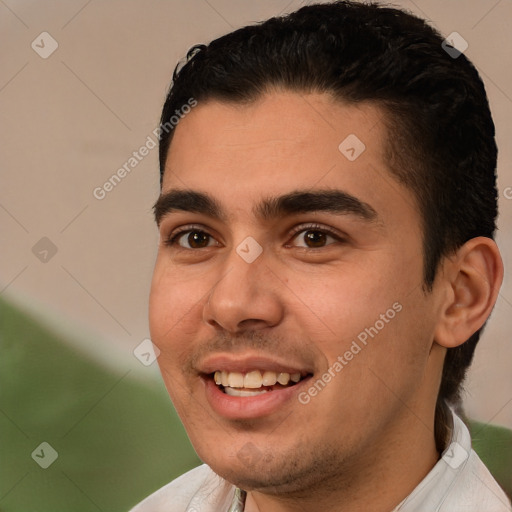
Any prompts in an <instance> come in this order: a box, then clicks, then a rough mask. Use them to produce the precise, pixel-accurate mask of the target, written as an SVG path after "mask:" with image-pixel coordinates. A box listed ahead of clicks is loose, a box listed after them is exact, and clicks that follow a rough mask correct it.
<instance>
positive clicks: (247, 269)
mask: <svg viewBox="0 0 512 512" xmlns="http://www.w3.org/2000/svg"><path fill="white" fill-rule="evenodd" d="M279 282H280V281H279V279H277V277H276V275H275V274H274V273H273V272H272V270H271V269H270V268H269V267H268V266H267V264H266V263H265V258H264V253H263V254H261V255H260V256H259V257H258V258H257V259H256V260H255V261H253V262H252V263H247V262H246V261H244V259H242V258H241V257H240V256H239V254H237V253H236V252H235V251H233V252H232V254H230V256H229V258H228V259H227V260H226V261H225V267H224V271H223V274H222V278H220V279H219V280H218V281H217V283H216V284H215V285H214V286H213V288H212V289H211V290H210V294H209V297H208V300H207V302H206V303H205V305H204V309H203V321H204V322H206V323H208V324H209V325H211V326H213V327H214V328H216V329H223V330H225V331H228V332H230V333H232V334H236V333H240V332H243V331H245V330H260V329H265V328H267V327H273V326H276V325H278V324H279V323H280V322H281V320H282V318H283V312H284V305H283V302H282V298H281V297H280V295H279V293H278V292H279V288H278V286H277V284H278V283H279Z"/></svg>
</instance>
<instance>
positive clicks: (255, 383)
mask: <svg viewBox="0 0 512 512" xmlns="http://www.w3.org/2000/svg"><path fill="white" fill-rule="evenodd" d="M262 382H263V378H262V376H261V373H260V372H259V371H258V370H254V371H252V372H249V373H246V374H245V377H244V385H243V387H244V388H254V389H256V388H261V384H262Z"/></svg>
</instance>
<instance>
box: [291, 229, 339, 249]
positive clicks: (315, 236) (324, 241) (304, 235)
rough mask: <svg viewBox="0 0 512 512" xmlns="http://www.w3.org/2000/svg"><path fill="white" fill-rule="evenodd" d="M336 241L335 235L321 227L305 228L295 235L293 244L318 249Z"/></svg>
mask: <svg viewBox="0 0 512 512" xmlns="http://www.w3.org/2000/svg"><path fill="white" fill-rule="evenodd" d="M336 241H337V240H336V238H335V237H334V236H332V235H330V234H329V233H328V232H325V231H323V230H321V229H303V230H302V231H300V232H298V233H297V234H296V235H295V237H294V239H293V245H295V246H296V247H306V248H309V249H318V248H321V247H325V246H327V245H330V244H332V243H333V242H336Z"/></svg>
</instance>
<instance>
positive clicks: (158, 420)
mask: <svg viewBox="0 0 512 512" xmlns="http://www.w3.org/2000/svg"><path fill="white" fill-rule="evenodd" d="M0 336H1V338H0V350H1V356H0V511H2V512H91V511H98V510H99V511H103V512H117V511H119V512H121V511H126V510H128V509H129V508H131V507H132V506H133V505H135V504H136V503H137V502H138V501H140V500H142V499H143V498H144V497H146V496H147V495H148V494H150V493H151V492H153V491H154V490H156V489H157V488H159V487H161V486H163V485H165V484H166V483H168V482H169V481H171V480H172V479H174V478H175V477H177V476H178V475H180V474H182V473H184V472H185V471H187V470H189V469H191V468H192V467H195V466H197V465H198V464H200V461H199V459H198V458H197V456H196V455H195V453H194V451H193V449H192V447H191V445H190V442H189V441H188V438H187V436H186V434H185V431H184V429H183V427H182V425H181V423H180V421H179V418H178V417H177V415H176V413H175V412H174V409H173V407H172V404H171V402H170V399H169V397H168V395H167V391H166V390H165V387H164V386H163V384H161V385H160V386H159V385H157V383H155V384H153V385H152V384H151V383H145V382H143V381H142V382H141V381H140V380H138V379H135V378H133V377H132V375H130V371H129V370H128V371H127V373H124V374H116V373H114V372H113V371H109V370H107V369H106V368H104V367H101V366H100V365H99V364H98V363H96V362H95V361H92V360H88V359H87V358H85V357H84V356H83V355H82V354H79V353H77V352H76V351H75V350H73V348H72V347H70V346H69V344H68V343H66V342H65V341H64V340H62V339H59V337H58V336H56V335H55V334H53V333H52V332H50V331H49V330H48V329H46V328H45V327H43V326H42V325H40V324H39V323H38V322H36V321H34V320H33V319H31V318H30V317H29V316H27V315H26V314H24V313H22V312H20V311H19V310H18V309H16V308H14V307H13V306H12V305H9V304H7V303H6V302H5V301H2V300H0ZM42 442H47V443H49V444H50V445H51V446H52V447H53V449H55V450H56V451H57V453H58V458H57V459H56V460H55V462H54V463H53V464H52V465H50V466H49V467H48V468H47V469H43V468H41V467H40V466H39V465H38V464H37V463H36V462H35V461H34V459H33V458H32V456H31V454H32V453H33V452H34V450H35V449H36V448H37V447H38V446H39V445H40V444H41V443H42ZM47 452H48V450H47ZM43 453H44V450H43ZM36 454H39V455H40V456H41V451H40V450H38V451H36ZM46 456H48V453H46V454H45V457H46ZM35 458H36V460H40V461H43V457H40V458H38V457H35Z"/></svg>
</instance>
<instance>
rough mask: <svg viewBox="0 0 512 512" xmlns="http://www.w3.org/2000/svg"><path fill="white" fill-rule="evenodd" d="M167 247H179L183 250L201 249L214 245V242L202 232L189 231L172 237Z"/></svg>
mask: <svg viewBox="0 0 512 512" xmlns="http://www.w3.org/2000/svg"><path fill="white" fill-rule="evenodd" d="M168 245H179V246H180V247H183V248H184V249H203V248H205V247H210V246H212V245H215V240H214V239H213V237H212V236H211V235H209V234H208V233H206V232H204V231H200V230H197V229H195V230H192V229H189V230H187V231H182V232H181V233H178V234H177V235H175V236H173V237H172V238H171V239H170V241H169V242H168Z"/></svg>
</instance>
